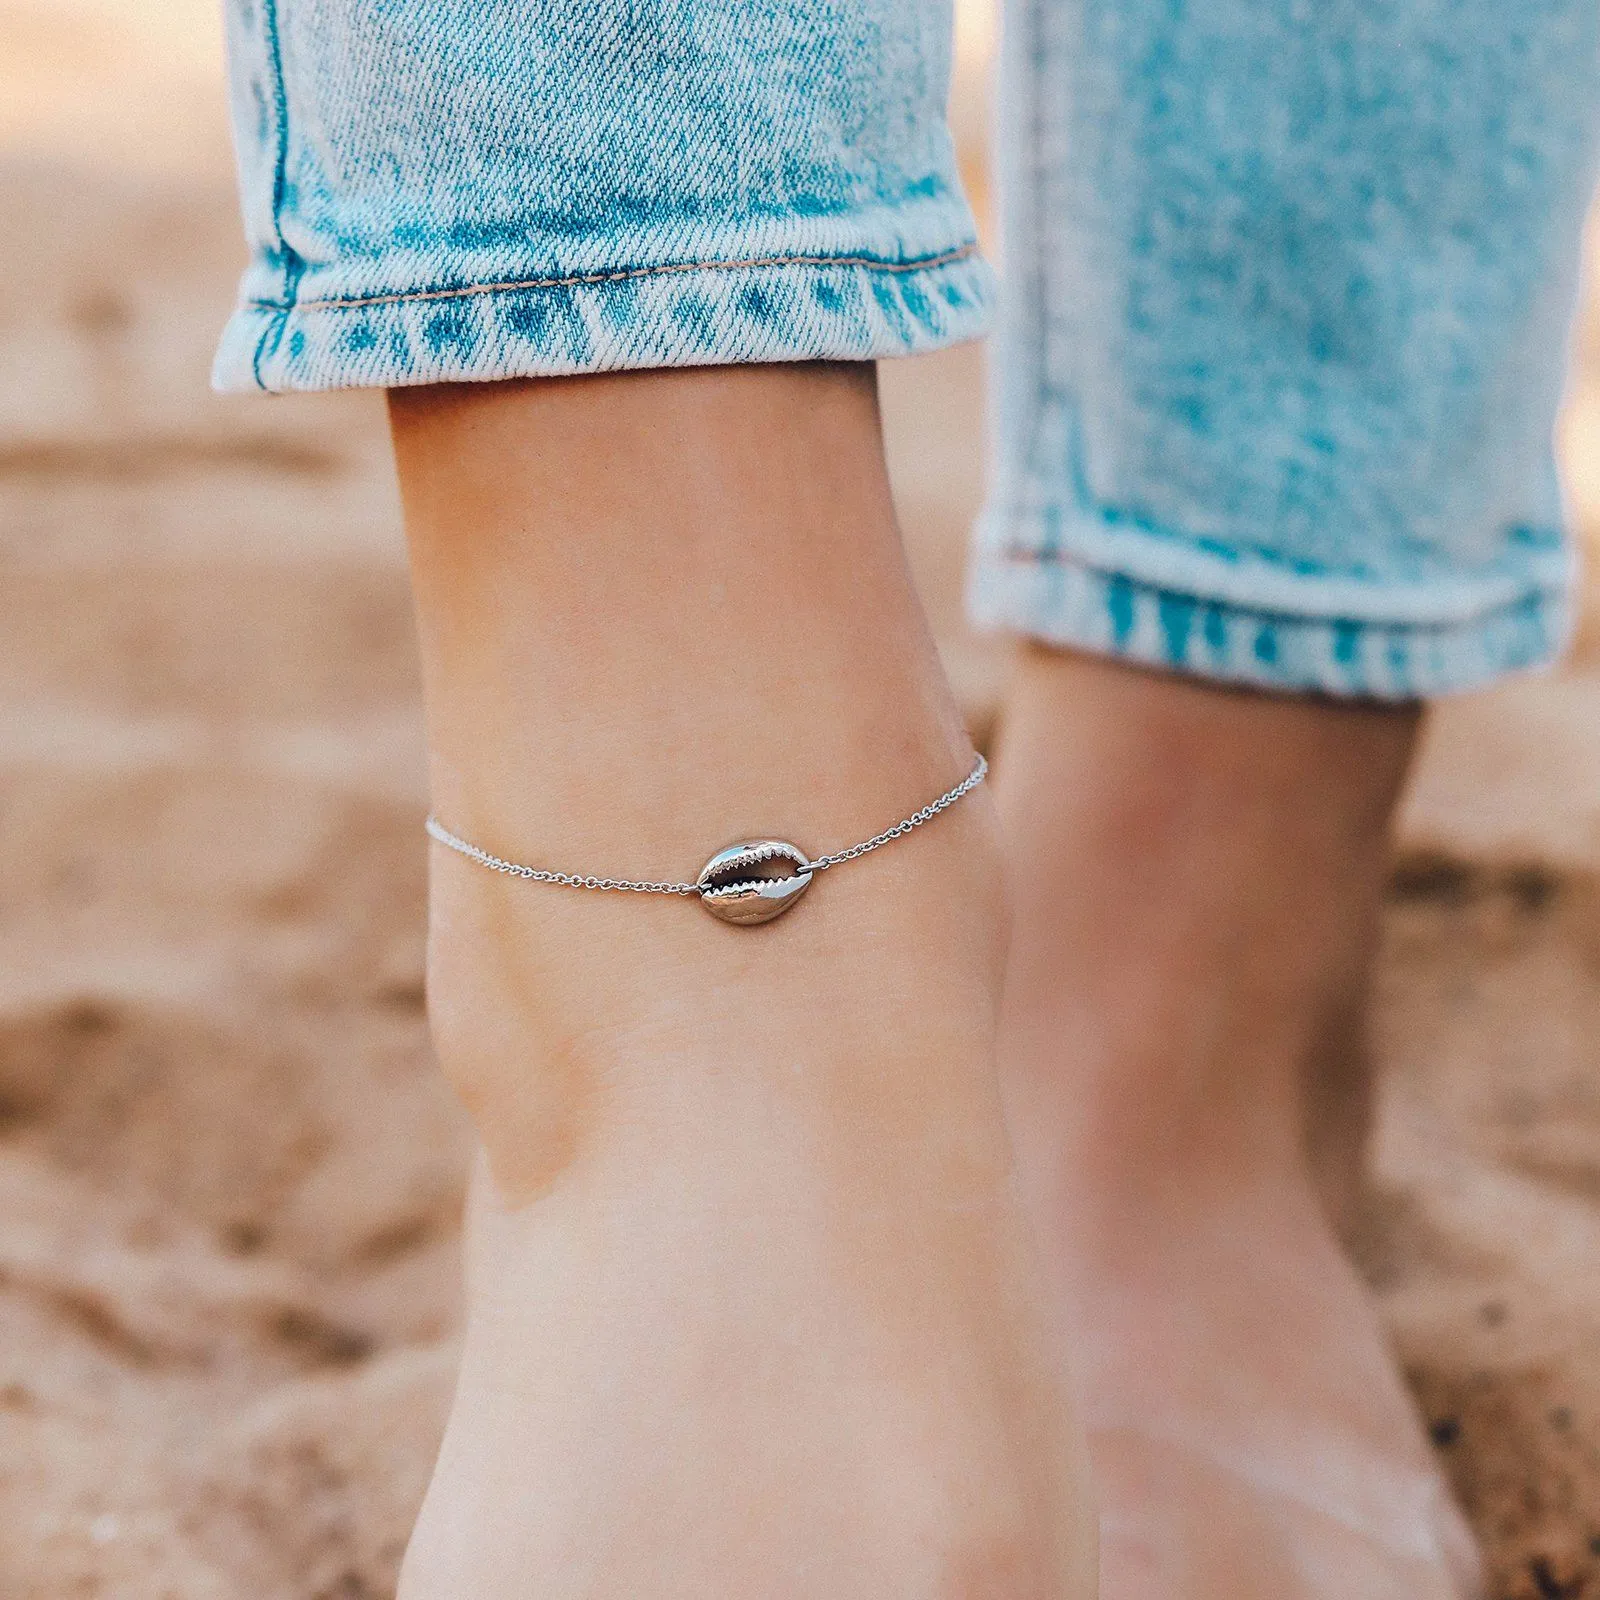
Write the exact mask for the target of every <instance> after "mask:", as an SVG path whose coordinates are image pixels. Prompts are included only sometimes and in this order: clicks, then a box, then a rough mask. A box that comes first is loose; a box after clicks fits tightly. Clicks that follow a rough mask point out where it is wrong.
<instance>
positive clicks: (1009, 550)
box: [986, 545, 1566, 633]
mask: <svg viewBox="0 0 1600 1600" xmlns="http://www.w3.org/2000/svg"><path fill="white" fill-rule="evenodd" d="M986 559H989V560H992V561H995V562H998V563H1000V564H1001V565H1004V566H1011V567H1032V568H1035V569H1036V570H1041V571H1045V570H1048V569H1049V568H1051V567H1073V568H1076V569H1077V570H1078V571H1079V572H1087V573H1091V574H1092V575H1093V576H1095V577H1097V578H1104V579H1106V580H1107V581H1109V582H1114V581H1116V580H1118V579H1121V580H1122V581H1123V582H1125V583H1129V584H1132V585H1133V587H1134V588H1136V589H1139V590H1141V591H1143V592H1144V593H1145V594H1149V595H1156V596H1160V595H1171V596H1172V597H1173V598H1174V599H1180V600H1193V601H1195V602H1196V603H1197V604H1200V605H1208V606H1217V607H1219V608H1220V609H1221V610H1223V611H1226V612H1229V613H1231V614H1232V615H1234V616H1239V617H1263V618H1268V619H1270V620H1272V621H1275V622H1288V623H1293V624H1295V625H1297V626H1303V627H1325V626H1326V627H1331V626H1335V625H1338V624H1341V623H1343V624H1353V625H1355V626H1356V627H1361V628H1382V629H1384V630H1385V631H1388V632H1400V633H1449V632H1453V631H1454V630H1456V629H1461V628H1472V627H1477V626H1479V625H1480V624H1481V623H1483V622H1484V621H1485V620H1486V619H1487V618H1490V617H1493V616H1496V615H1497V614H1499V613H1500V612H1503V611H1509V610H1514V609H1516V608H1517V607H1519V606H1523V605H1526V604H1527V603H1528V602H1529V601H1534V600H1545V599H1554V600H1560V599H1561V598H1562V596H1563V595H1564V594H1565V593H1566V591H1565V589H1564V588H1561V587H1546V586H1543V585H1538V584H1536V585H1534V586H1532V587H1531V588H1529V589H1527V590H1526V591H1525V592H1524V593H1523V594H1522V595H1521V596H1519V597H1518V598H1516V599H1514V600H1506V601H1500V602H1497V603H1495V604H1494V605H1491V606H1485V607H1484V608H1483V610H1481V611H1479V612H1477V613H1476V614H1474V615H1473V616H1470V617H1453V618H1450V619H1448V620H1446V621H1440V622H1415V621H1413V622H1391V621H1380V620H1377V619H1375V618H1372V617H1358V616H1345V615H1342V614H1333V613H1330V614H1329V615H1327V616H1323V615H1322V614H1320V613H1309V612H1304V611H1286V610H1284V609H1282V608H1281V607H1278V606H1262V605H1253V604H1246V603H1245V602H1243V601H1239V600H1231V599H1219V598H1218V597H1217V596H1215V595H1210V594H1203V593H1201V592H1200V591H1198V590H1195V589H1183V588H1177V587H1175V586H1173V585H1172V584H1165V583H1157V582H1153V581H1152V580H1151V579H1149V578H1136V577H1132V576H1130V575H1129V574H1128V573H1126V572H1119V571H1117V570H1116V569H1115V568H1113V567H1107V566H1102V565H1101V564H1100V563H1099V562H1096V561H1091V560H1089V559H1088V557H1086V556H1081V555H1079V554H1078V553H1077V552H1076V551H1072V550H1030V549H1028V548H1027V547H1026V546H1022V547H1019V546H1016V545H1005V546H1002V547H1001V548H999V549H997V550H992V551H990V552H989V553H988V556H987V558H986Z"/></svg>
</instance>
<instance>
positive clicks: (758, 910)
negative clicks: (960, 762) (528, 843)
mask: <svg viewBox="0 0 1600 1600" xmlns="http://www.w3.org/2000/svg"><path fill="white" fill-rule="evenodd" d="M988 771H989V763H988V762H987V761H985V760H984V759H983V757H982V756H981V755H980V756H979V757H978V758H977V760H976V761H975V762H974V763H973V765H972V771H971V772H969V773H968V774H967V775H966V777H964V778H963V779H962V780H961V782H960V783H958V784H957V785H956V786H955V788H953V789H946V790H945V792H944V793H943V794H942V795H940V796H939V798H938V799H937V800H930V801H929V802H928V804H927V805H925V806H924V807H923V808H922V809H921V810H920V811H913V812H912V813H911V815H910V816H909V817H902V818H901V819H900V821H899V822H897V823H895V825H894V826H893V827H892V828H885V829H884V830H883V832H882V833H875V834H874V835H873V836H872V837H871V838H870V839H863V840H862V841H861V843H860V844H853V845H851V846H850V847H849V848H848V849H845V850H835V851H834V852H833V854H832V855H827V856H818V857H817V859H816V860H815V861H808V860H807V859H806V857H805V853H804V852H803V851H801V850H800V849H799V848H797V847H796V846H795V845H792V844H789V843H787V842H786V841H784V840H782V839H751V840H746V841H745V842H744V843H742V844H730V845H729V846H728V847H727V849H726V850H719V851H718V852H717V853H716V854H715V855H714V856H712V858H711V859H710V860H709V861H708V862H706V864H705V866H704V867H702V868H701V870H700V876H699V877H698V878H696V879H695V880H694V882H693V883H648V882H644V881H642V880H640V879H635V878H592V877H585V876H581V875H580V874H578V873H574V872H550V871H548V870H547V869H545V868H543V867H525V866H523V865H521V863H519V862H516V861H506V860H503V859H502V858H501V857H500V856H492V855H490V854H489V852H488V851H487V850H480V849H479V848H478V846H477V845H475V844H468V843H467V841H466V840H465V839H463V838H460V837H459V836H458V835H456V834H453V833H451V832H450V830H449V829H448V828H446V827H445V826H444V825H443V824H442V823H441V822H440V821H439V819H438V818H437V817H429V818H428V820H427V823H426V824H425V826H426V827H427V830H428V833H429V835H430V837H432V838H434V839H437V840H438V842H439V843H440V844H442V845H444V846H445V847H446V848H447V849H450V850H454V851H455V852H456V853H457V854H458V855H463V856H466V857H467V858H468V859H469V860H471V861H476V862H477V863H478V865H479V866H480V867H488V868H489V869H490V870H491V871H493V872H504V873H507V874H508V875H509V876H511V877H513V878H528V879H530V880H531V881H533V882H534V883H559V884H562V885H563V886H564V887H566V888H568V889H617V890H621V891H623V892H625V893H627V894H697V895H699V896H700V904H701V905H703V906H704V907H705V908H706V910H707V911H709V912H710V913H711V915H712V916H714V917H720V918H721V919H722V920H723V921H724V922H733V923H737V924H738V925H739V926H740V927H746V928H748V927H753V926H754V925H755V924H756V923H758V922H771V921H772V919H773V918H774V917H781V916H782V915H783V913H784V912H785V911H787V910H789V908H790V907H791V906H793V905H794V904H795V902H796V901H798V900H799V898H800V896H801V895H803V894H804V893H805V892H806V890H807V889H809V888H810V887H811V880H812V878H813V877H814V876H815V875H816V874H817V873H819V872H825V871H827V869H828V868H829V867H842V866H843V865H844V864H845V862H847V861H854V860H855V859H856V858H857V857H858V856H864V855H865V854H866V853H867V852H868V851H869V850H877V849H881V848H882V847H883V846H884V845H886V844H891V843H893V841H894V840H896V839H899V838H903V837H904V836H905V835H906V834H908V833H910V832H911V830H912V829H913V828H920V827H921V826H922V825H923V823H925V822H932V821H933V819H934V818H935V817H936V816H938V815H939V813H940V812H941V811H944V810H947V809H948V808H949V807H950V806H953V805H954V804H955V803H956V801H957V800H959V799H960V798H961V797H962V796H963V795H964V794H968V793H970V792H971V791H972V790H973V789H976V788H977V787H978V785H979V784H980V783H982V782H983V780H984V777H985V776H986V775H987V773H988Z"/></svg>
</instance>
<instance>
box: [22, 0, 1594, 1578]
mask: <svg viewBox="0 0 1600 1600" xmlns="http://www.w3.org/2000/svg"><path fill="white" fill-rule="evenodd" d="M206 9H207V7H206V6H205V5H203V4H201V3H200V0H183V3H182V4H179V3H177V0H171V3H170V4H169V5H167V6H164V7H161V8H145V10H144V11H141V9H140V8H138V7H134V6H129V5H127V4H119V3H117V0H76V3H73V0H49V3H44V0H36V3H33V4H17V3H12V0H0V217H3V218H4V219H5V221H4V225H3V226H0V641H3V648H0V1596H3V1597H4V1600H36V1597H37V1600H43V1597H50V1600H57V1597H66V1596H80V1595H81V1596H107V1597H118V1600H120V1597H129V1600H135V1597H136V1600H165V1597H171V1600H246V1597H249V1600H291V1597H292V1600H360V1597H377V1596H387V1595H389V1594H390V1593H391V1592H392V1587H393V1582H394V1576H395V1571H396V1566H397V1562H398V1558H399V1552H400V1550H401V1548H402V1544H403V1540H404V1538H405V1533H406V1529H407V1526H408V1523H409V1519H410V1517H411V1516H412V1514H413V1512H414V1509H415V1506H416V1503H417V1499H418V1497H419V1495H420V1493H421V1490H422V1486H423V1483H424V1481H425V1476H426V1472H427V1467H428V1463H429V1459H430V1455H431V1451H432V1448H433V1445H434V1442H435V1439H436V1436H437V1433H438V1429H439V1426H440V1422H441V1418H442V1414H443V1410H444V1406H445V1404H446V1400H447V1397H448V1391H449V1385H450V1381H451V1372H452V1363H453V1359H454V1350H455V1344H454V1340H455V1336H456V1325H457V1316H458V1292H457V1276H456V1275H457V1210H458V1206H459V1201H460V1194H461V1178H462V1168H463V1162H464V1159H465V1154H466V1148H467V1145H466V1137H465V1132H464V1128H463V1124H462V1121H461V1118H460V1115H459V1113H458V1111H457V1109H456V1107H455V1106H454V1104H453V1103H452V1101H451V1100H450V1098H449V1096H448V1095H447V1093H446V1092H445V1091H444V1090H443V1088H442V1087H441V1085H440V1083H439V1082H438V1080H437V1078H436V1076H435V1074H434V1073H433V1071H432V1068H431V1065H430V1060H429V1053H428V1045H427V1040H426V1033H425V1025H424V1019H423V1011H422V912H423V874H424V866H425V852H424V848H423V840H422V836H421V833H420V830H419V826H418V825H419V822H420V818H421V815H422V812H423V808H424V806H423V801H424V793H423V769H422V751H421V728H420V720H419V715H418V706H417V689H416V662H415V657H414V652H413V646H412V642H411V636H410V619H409V615H408V610H407V604H408V602H407V597H406V589H405V577H404V570H403V564H402V554H401V549H400V543H399V538H398V531H397V515H396V507H395V497H394V490H393V484H392V479H391V474H390V470H389V466H388V463H387V458H386V455H385V449H384V440H383V431H382V425H381V415H380V410H379V406H378V404H377V402H376V401H375V399H374V397H372V396H370V395H345V396H337V397H330V398H317V399H309V400H297V401H288V402H280V401H272V400H267V399H250V400H227V401H223V400H218V399H216V398H213V397H212V396H210V395H209V394H208V393H207V391H206V388H205V373H206V367H207V363H208V359H209V347H210V342H211V340H212V337H213V335H214V332H215V329H216V327H217V325H218V323H219V321H220V319H221V318H222V316H223V315H224V313H225V310H226V307H227V304H228V301H229V299H230V297H231V293H232V282H231V280H232V275H233V273H234V271H235V268H236V266H237V263H238V260H239V255H240V246H239V243H238V240H237V234H236V225H235V221H234V212H233V202H232V198H231V194H230V192H229V190H228V187H227V173H226V152H225V148H224V146H223V144H222V142H221V135H220V131H219V129H220V111H219V105H218V97H217V88H216V81H215V51H214V44H213V43H212V42H210V41H209V35H208V34H206V33H205V31H204V30H205V23H204V15H205V12H206ZM146 11H147V12H149V13H152V14H151V15H147V14H145V12H146ZM197 41H198V42H197ZM24 91H26V92H24ZM1578 361H1579V364H1578V387H1577V389H1576V391H1575V403H1574V407H1573V410H1572V414H1571V418H1570V421H1569V428H1568V456H1569V463H1570V471H1571V481H1572V483H1573V487H1574V492H1575V495H1576V498H1577V502H1578V505H1579V510H1580V513H1581V515H1582V518H1583V519H1584V521H1585V522H1586V524H1588V525H1594V524H1597V523H1600V471H1597V470H1596V467H1595V465H1594V463H1595V462H1596V461H1597V460H1600V451H1597V450H1596V449H1595V448H1594V442H1595V440H1596V439H1597V438H1600V420H1597V419H1600V398H1597V395H1600V335H1595V334H1593V333H1591V334H1589V335H1587V336H1586V337H1585V339H1584V340H1583V341H1582V342H1581V346H1580V350H1579V357H1578ZM886 381H887V387H888V401H889V410H890V419H891V429H892V440H891V443H892V450H893V457H894V464H895V468H896V475H897V482H898V487H899V491H900V497H901V504H902V509H903V512H904V516H905V521H906V524H907V529H908V538H909V541H910V544H911V547H912V552H913V557H914V560H915V564H916V567H917V571H918V575H919V578H920V579H921V581H922V583H923V585H924V588H925V591H926V593H927V595H928V598H929V603H930V608H931V610H932V612H933V615H934V617H935V620H936V623H937V626H938V631H939V633H940V637H941V642H942V644H943V647H944V649H945V651H946V656H947V659H948V660H949V662H950V665H951V668H952V671H953V673H954V675H955V676H956V679H957V681H958V683H959V685H960V686H961V689H962V693H963V698H964V700H965V701H966V703H967V705H968V708H969V713H970V715H971V717H972V719H973V722H974V726H975V727H978V728H979V729H980V730H983V729H986V728H987V727H988V726H989V725H990V723H991V721H992V717H993V712H994V704H995V699H996V695H997V693H998V690H999V686H1000V684H1001V683H1002V682H1003V678H1004V673H1005V668H1006V656H1005V652H1004V650H1003V649H1001V648H999V647H997V646H995V645H994V644H992V643H986V642H984V641H980V640H976V639H973V638H971V637H969V636H968V635H966V634H965V633H964V632H963V631H962V628H961V625H960V621H959V614H958V608H957V603H956V595H957V590H958V585H959V568H960V539H961V533H962V528H963V525H964V523H965V521H966V519H967V517H968V516H969V515H970V512H971V508H972V505H973V501H974V499H975V496H976V493H977V482H978V476H979V470H980V462H981V446H980V442H979V420H978V415H979V414H978V403H979V402H978V386H979V365H978V358H977V357H976V356H975V355H974V354H973V353H972V352H956V353H953V354H951V355H948V356H944V357H940V358H937V359H935V360H932V361H928V362H923V363H916V364H912V365H907V366H902V367H898V368H895V369H894V370H892V371H891V372H889V373H888V374H887V379H886ZM1597 974H1600V626H1597V627H1595V628H1594V629H1592V630H1591V632H1590V634H1589V636H1588V638H1587V639H1586V642H1585V644H1584V646H1583V647H1582V648H1581V649H1580V651H1579V653H1578V654H1577V656H1576V657H1575V658H1574V660H1573V661H1572V663H1571V664H1570V665H1569V666H1568V667H1567V668H1565V669H1564V670H1563V671H1562V672H1560V673H1559V674H1556V675H1553V676H1549V677H1544V678H1540V679H1535V680H1530V681H1527V682H1524V683H1519V684H1515V685H1512V686H1508V687H1506V688H1504V689H1501V690H1498V691H1496V692H1495V693H1492V694H1488V695H1483V696H1478V697H1474V698H1472V699H1468V700H1463V701H1461V702H1459V703H1454V704H1451V705H1449V706H1447V707H1445V708H1443V709H1442V710H1441V711H1440V712H1439V714H1438V715H1437V717H1436V719H1435V722H1434V725H1433V728H1432V731H1431V734H1430V738H1429V744H1428V749H1427V753H1426V757H1425V759H1424V761H1423V763H1422V765H1421V770H1420V772H1419V774H1418V778H1417V781H1416V784H1415V786H1414V790H1413V793H1412V795H1411V797H1410V800H1409V802H1408V806H1407V810H1406V815H1405V821H1404V827H1403V841H1402V848H1401V855H1400V861H1399V864H1398V867H1397V870H1396V875H1395V880H1394V885H1393V890H1392V894H1391V897H1390V903H1389V909H1388V916H1387V935H1386V944H1385V952H1384V959H1383V963H1382V970H1381V974H1380V985H1379V987H1380V1006H1379V1013H1380V1014H1379V1033H1380V1043H1381V1054H1382V1062H1383V1071H1384V1075H1383V1104H1382V1118H1381V1128H1380V1136H1379V1138H1378V1141H1377V1146H1376V1149H1375V1151H1374V1170H1373V1180H1372V1192H1371V1197H1370V1202H1369V1205H1368V1208H1367V1210H1368V1215H1367V1218H1366V1221H1365V1224H1364V1228H1363V1240H1362V1255H1363V1260H1364V1263H1365V1265H1366V1267H1367V1269H1368V1270H1369V1272H1370V1273H1371V1275H1372V1278H1373V1281H1374V1282H1375V1284H1376V1285H1377V1287H1378V1290H1379V1292H1380V1294H1381V1296H1382V1299H1383V1304H1384V1306H1385V1309H1386V1311H1387V1314H1388V1317H1389V1321H1390V1325H1391V1327H1392V1329H1393V1332H1394V1337H1395V1339H1396V1342H1397V1345H1398V1347H1399V1349H1400V1351H1401V1352H1402V1355H1403V1359H1404V1361H1405V1364H1406V1367H1407V1370H1408V1372H1409V1373H1410V1374H1411V1377H1412V1379H1413V1381H1414V1383H1415V1386H1416V1389H1417V1392H1418V1394H1419V1396H1420V1398H1421V1401H1422V1404H1423V1406H1424V1407H1425V1409H1426V1412H1427V1415H1428V1418H1429V1420H1430V1422H1431V1424H1432V1426H1433V1430H1434V1436H1435V1439H1436V1441H1437V1443H1438V1445H1439V1448H1440V1451H1441V1453H1442V1455H1443V1458H1444V1460H1445V1462H1446V1464H1447V1466H1448V1468H1449V1470H1450V1473H1451V1475H1452V1477H1453V1478H1454V1481H1455V1483H1456V1485H1457V1487H1458V1489H1459V1490H1460V1493H1461V1495H1462V1496H1463V1499H1464V1500H1465V1503H1466V1505H1467V1507H1468V1509H1469V1511H1470V1513H1471V1515H1472V1517H1473V1520H1474V1521H1475V1523H1476V1525H1477V1527H1478V1528H1479V1530H1480V1532H1481V1534H1482V1536H1483V1538H1484V1540H1485V1543H1486V1546H1487V1548H1488V1551H1489V1555H1490V1560H1491V1564H1492V1570H1493V1575H1494V1584H1495V1593H1496V1595H1497V1596H1498V1597H1500V1600H1511V1597H1519V1600H1520V1597H1529V1600H1556V1597H1565V1600H1584V1597H1600V1070H1597V1067H1600V1059H1597V1058H1600V985H1597Z"/></svg>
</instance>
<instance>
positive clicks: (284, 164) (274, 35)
mask: <svg viewBox="0 0 1600 1600" xmlns="http://www.w3.org/2000/svg"><path fill="white" fill-rule="evenodd" d="M261 15H262V26H263V28H264V30H265V33H266V43H267V59H268V65H269V67H270V69H271V72H272V102H273V106H272V109H273V113H274V116H275V120H276V121H277V124H278V128H277V149H276V151H275V152H274V155H273V164H272V231H273V233H274V234H275V235H276V237H277V241H278V249H279V252H280V253H281V254H282V256H283V299H282V300H281V301H279V302H271V301H263V302H259V303H260V304H270V305H275V306H276V307H277V309H278V310H280V311H281V312H282V315H281V316H278V317H276V318H274V319H273V320H272V321H271V322H269V323H268V324H267V326H266V327H265V328H263V329H262V330H261V337H260V339H259V340H258V341H257V342H256V350H255V356H254V357H253V359H252V361H251V363H250V366H251V371H252V373H253V374H254V376H255V380H256V386H257V387H258V388H260V389H265V388H266V387H267V385H266V382H265V381H264V380H263V378H262V376H261V362H262V360H263V358H264V357H265V356H266V354H267V344H268V342H269V341H271V343H272V347H273V349H274V350H276V349H277V347H278V342H279V341H280V340H281V339H282V338H283V329H284V325H285V324H286V323H287V321H288V314H289V309H290V307H292V306H293V304H294V291H295V285H296V284H297V283H298V282H299V281H300V275H301V273H302V272H303V271H304V270H305V263H304V262H303V261H302V260H301V259H300V255H299V253H298V252H297V251H295V250H291V249H290V248H289V241H288V240H287V239H286V238H285V237H284V233H283V192H284V189H285V187H286V186H287V183H288V171H289V88H288V85H287V83H286V82H285V81H284V76H283V45H282V42H281V40H280V39H279V36H278V0H262V6H261ZM274 335H276V338H274Z"/></svg>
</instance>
